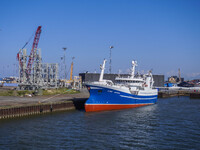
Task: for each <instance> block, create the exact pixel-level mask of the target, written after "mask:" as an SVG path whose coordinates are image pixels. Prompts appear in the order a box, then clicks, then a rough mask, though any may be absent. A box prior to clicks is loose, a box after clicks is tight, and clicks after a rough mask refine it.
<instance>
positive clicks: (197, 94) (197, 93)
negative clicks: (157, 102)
mask: <svg viewBox="0 0 200 150" xmlns="http://www.w3.org/2000/svg"><path fill="white" fill-rule="evenodd" d="M175 96H189V97H190V98H196V99H200V89H198V90H197V89H167V90H161V91H159V92H158V98H168V97H175Z"/></svg>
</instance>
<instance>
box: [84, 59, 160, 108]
mask: <svg viewBox="0 0 200 150" xmlns="http://www.w3.org/2000/svg"><path fill="white" fill-rule="evenodd" d="M105 64H106V60H105V59H104V61H103V65H102V66H100V68H101V74H100V78H99V81H96V82H91V83H86V87H87V88H88V91H89V93H90V97H89V99H88V100H87V101H86V103H85V111H86V112H93V111H105V110H115V109H126V108H135V107H140V106H145V105H151V104H155V103H156V101H157V96H158V91H157V89H153V84H154V80H153V75H152V73H151V71H150V72H149V73H148V74H146V75H143V76H135V67H136V66H137V61H132V69H131V74H130V76H128V77H126V78H125V77H117V78H116V79H115V81H116V82H115V83H113V82H112V81H111V80H106V79H103V76H104V70H105Z"/></svg>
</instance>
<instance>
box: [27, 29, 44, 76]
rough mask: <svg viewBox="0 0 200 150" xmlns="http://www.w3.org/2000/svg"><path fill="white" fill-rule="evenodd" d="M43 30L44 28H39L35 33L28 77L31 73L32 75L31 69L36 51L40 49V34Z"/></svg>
mask: <svg viewBox="0 0 200 150" xmlns="http://www.w3.org/2000/svg"><path fill="white" fill-rule="evenodd" d="M41 28H42V26H38V28H37V31H36V32H35V37H34V41H33V46H32V49H31V54H30V56H29V60H28V65H27V74H28V75H30V73H31V67H32V65H33V61H34V51H35V50H36V49H37V47H38V43H39V39H40V33H41V31H42V30H41Z"/></svg>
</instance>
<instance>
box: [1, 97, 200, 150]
mask: <svg viewBox="0 0 200 150" xmlns="http://www.w3.org/2000/svg"><path fill="white" fill-rule="evenodd" d="M199 148H200V100H199V99H189V97H173V98H166V99H158V102H157V104H155V105H151V106H144V107H140V108H133V109H126V110H114V111H105V112H91V113H86V112H85V111H84V110H81V111H80V110H73V111H66V112H59V113H52V114H51V113H49V114H42V115H35V116H28V117H21V118H15V119H14V118H13V119H4V120H0V149H1V150H2V149H52V150H54V149H185V150H188V149H199Z"/></svg>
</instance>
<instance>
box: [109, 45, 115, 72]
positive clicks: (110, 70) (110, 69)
mask: <svg viewBox="0 0 200 150" xmlns="http://www.w3.org/2000/svg"><path fill="white" fill-rule="evenodd" d="M112 48H114V46H110V68H109V72H110V74H111V72H112V66H111V63H112V58H111V49H112Z"/></svg>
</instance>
